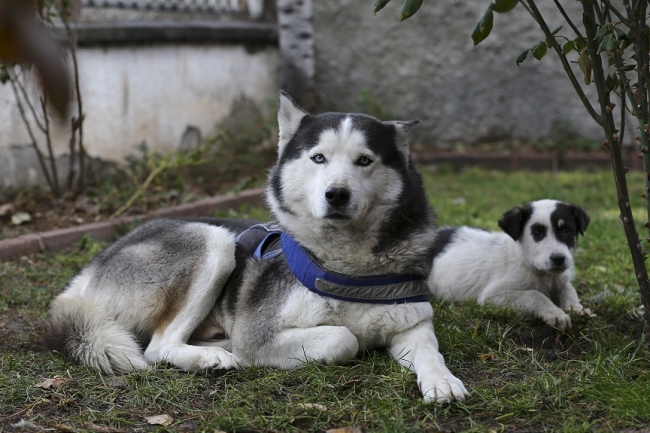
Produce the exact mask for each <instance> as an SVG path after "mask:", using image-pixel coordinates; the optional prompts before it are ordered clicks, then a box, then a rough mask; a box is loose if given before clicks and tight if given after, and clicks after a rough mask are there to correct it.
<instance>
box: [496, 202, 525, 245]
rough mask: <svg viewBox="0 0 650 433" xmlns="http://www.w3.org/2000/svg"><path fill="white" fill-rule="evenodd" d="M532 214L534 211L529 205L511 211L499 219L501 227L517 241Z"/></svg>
mask: <svg viewBox="0 0 650 433" xmlns="http://www.w3.org/2000/svg"><path fill="white" fill-rule="evenodd" d="M532 212H533V209H532V208H531V207H530V205H528V204H527V205H525V206H522V207H516V208H513V209H510V210H509V211H508V212H506V213H504V214H503V215H502V216H501V218H499V227H501V230H503V231H504V232H506V233H507V234H508V236H510V237H511V238H512V239H514V240H515V241H516V240H518V239H519V238H520V237H521V235H522V233H523V230H524V226H525V225H526V222H527V221H528V218H530V215H531V214H532Z"/></svg>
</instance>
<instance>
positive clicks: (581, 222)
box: [569, 204, 590, 236]
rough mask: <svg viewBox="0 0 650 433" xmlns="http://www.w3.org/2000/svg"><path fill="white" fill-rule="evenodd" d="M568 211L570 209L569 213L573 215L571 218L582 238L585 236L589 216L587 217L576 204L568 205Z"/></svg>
mask: <svg viewBox="0 0 650 433" xmlns="http://www.w3.org/2000/svg"><path fill="white" fill-rule="evenodd" d="M569 209H571V213H572V214H573V218H575V220H576V224H577V225H578V231H579V232H580V234H581V235H582V236H584V235H585V230H587V226H589V221H590V218H589V215H587V212H585V211H584V209H582V208H581V207H580V206H578V205H577V204H570V205H569Z"/></svg>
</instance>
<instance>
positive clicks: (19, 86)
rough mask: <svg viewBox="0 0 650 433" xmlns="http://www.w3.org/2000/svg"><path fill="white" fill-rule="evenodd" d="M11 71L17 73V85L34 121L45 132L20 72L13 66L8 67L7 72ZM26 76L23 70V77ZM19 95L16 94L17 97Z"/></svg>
mask: <svg viewBox="0 0 650 433" xmlns="http://www.w3.org/2000/svg"><path fill="white" fill-rule="evenodd" d="M9 71H11V74H15V81H16V85H17V86H18V88H19V89H20V92H21V93H22V95H23V98H25V103H26V104H27V107H28V108H29V111H31V113H32V117H33V118H34V123H36V126H38V129H40V130H41V131H42V132H43V133H45V127H44V126H43V124H42V123H41V121H40V120H39V119H38V116H37V115H36V109H35V108H34V105H32V102H31V101H30V99H29V96H28V95H27V90H26V89H25V86H23V83H21V81H20V79H19V77H18V74H16V72H15V71H14V70H13V68H7V72H8V73H9ZM24 76H25V74H24V72H23V77H24ZM17 96H18V95H16V97H17Z"/></svg>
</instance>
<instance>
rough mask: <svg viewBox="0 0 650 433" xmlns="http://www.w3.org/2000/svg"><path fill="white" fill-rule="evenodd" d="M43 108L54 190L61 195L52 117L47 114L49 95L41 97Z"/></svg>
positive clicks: (57, 194) (57, 195)
mask: <svg viewBox="0 0 650 433" xmlns="http://www.w3.org/2000/svg"><path fill="white" fill-rule="evenodd" d="M41 109H42V111H43V117H44V119H45V130H46V132H45V139H46V140H45V143H46V144H47V152H48V154H49V160H50V168H51V170H52V181H53V182H52V185H54V190H53V191H52V192H53V193H54V195H55V196H56V197H59V196H60V195H61V188H60V187H59V174H58V173H57V169H56V160H55V159H54V151H53V150H52V134H51V132H52V131H51V130H50V117H49V116H48V114H47V95H43V97H42V98H41Z"/></svg>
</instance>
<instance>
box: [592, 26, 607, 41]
mask: <svg viewBox="0 0 650 433" xmlns="http://www.w3.org/2000/svg"><path fill="white" fill-rule="evenodd" d="M608 33H609V26H608V25H607V24H605V25H603V26H601V27H600V28H599V29H598V31H597V32H596V36H594V39H595V40H599V39H602V38H604V37H605V35H607V34H608Z"/></svg>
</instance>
